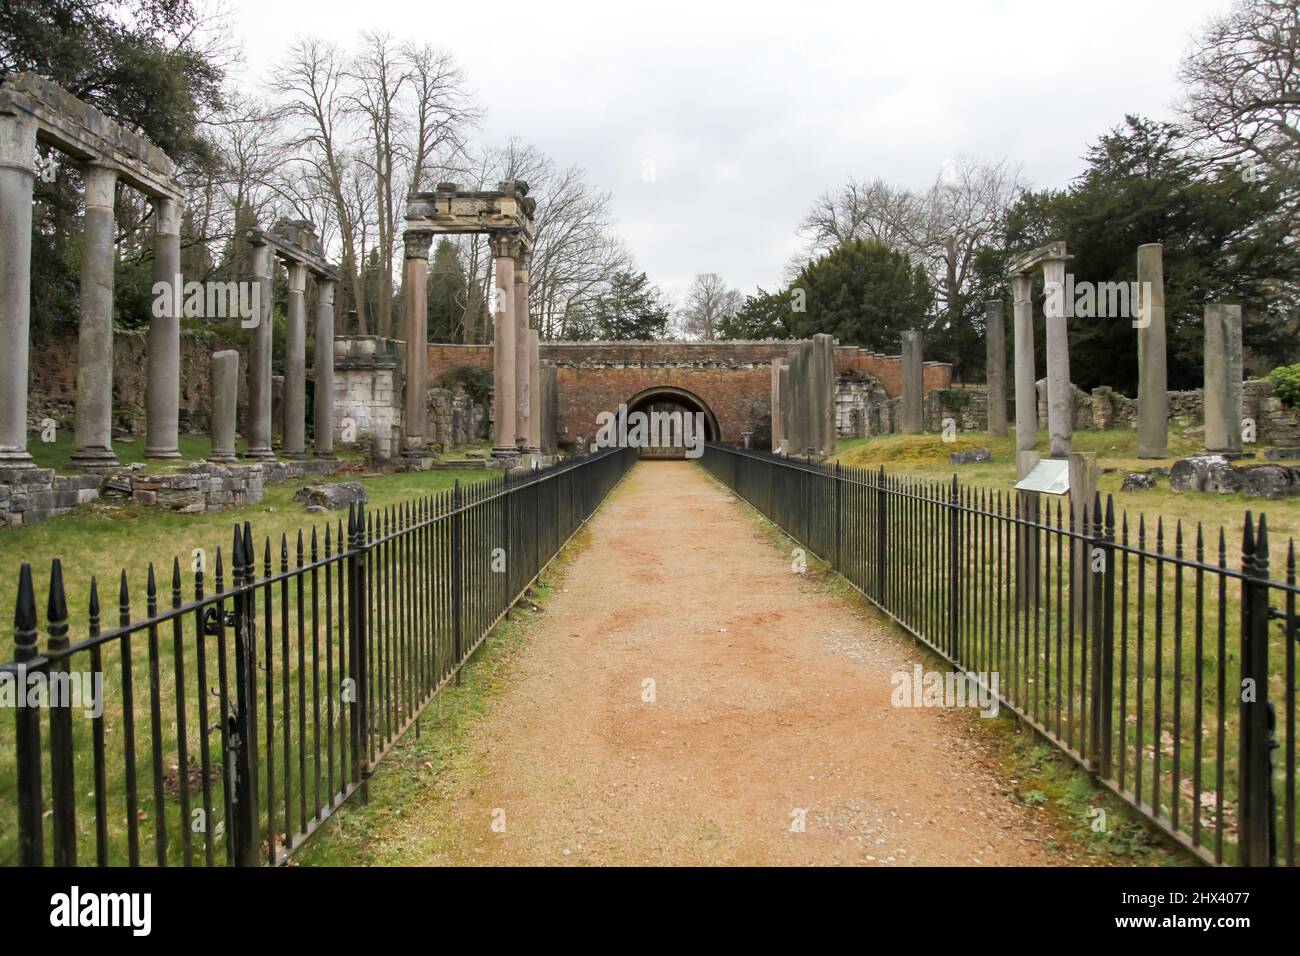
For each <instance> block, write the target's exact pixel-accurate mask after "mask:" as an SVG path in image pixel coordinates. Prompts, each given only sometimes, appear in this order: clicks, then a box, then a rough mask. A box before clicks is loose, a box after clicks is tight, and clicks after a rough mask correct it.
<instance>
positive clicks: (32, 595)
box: [14, 561, 45, 866]
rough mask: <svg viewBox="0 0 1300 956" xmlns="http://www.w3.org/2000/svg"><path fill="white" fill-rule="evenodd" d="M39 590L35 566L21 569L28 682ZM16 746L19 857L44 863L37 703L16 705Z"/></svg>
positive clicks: (23, 662) (17, 654) (19, 609)
mask: <svg viewBox="0 0 1300 956" xmlns="http://www.w3.org/2000/svg"><path fill="white" fill-rule="evenodd" d="M36 655H37V649H36V592H35V590H34V589H33V587H32V566H31V565H30V564H28V563H27V562H26V561H24V562H23V563H22V564H21V565H20V566H19V569H18V603H17V605H16V606H15V608H14V663H15V664H17V665H18V668H17V674H16V675H15V676H16V677H17V679H18V680H19V681H20V682H21V686H23V687H26V686H27V662H28V661H30V660H32V659H33V658H35V657H36ZM14 730H15V735H16V738H17V739H16V741H15V746H16V749H17V751H18V861H19V862H20V863H21V864H22V865H23V866H42V865H43V864H44V861H45V835H44V828H43V824H42V822H41V814H42V809H41V808H42V801H41V712H40V710H39V709H38V708H36V707H15V708H14Z"/></svg>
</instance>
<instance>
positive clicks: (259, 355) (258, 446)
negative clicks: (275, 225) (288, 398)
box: [244, 242, 275, 460]
mask: <svg viewBox="0 0 1300 956" xmlns="http://www.w3.org/2000/svg"><path fill="white" fill-rule="evenodd" d="M274 268H275V257H274V256H273V255H272V254H271V247H270V246H269V245H268V244H266V243H264V242H263V243H258V244H255V245H254V246H253V275H252V277H251V281H253V282H256V283H257V289H258V291H257V305H258V316H257V325H256V326H254V327H253V341H252V343H251V345H250V346H249V350H248V435H247V436H246V437H247V439H248V449H247V451H245V452H244V457H246V458H258V459H267V460H273V459H274V458H275V452H273V451H272V450H271V401H272V398H271V392H272V389H271V331H272V329H271V275H272V270H273V269H274Z"/></svg>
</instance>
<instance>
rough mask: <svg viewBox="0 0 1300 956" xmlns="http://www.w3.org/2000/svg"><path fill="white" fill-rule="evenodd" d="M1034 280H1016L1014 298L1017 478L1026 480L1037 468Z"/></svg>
mask: <svg viewBox="0 0 1300 956" xmlns="http://www.w3.org/2000/svg"><path fill="white" fill-rule="evenodd" d="M1033 287H1034V283H1033V280H1032V279H1031V278H1030V277H1029V276H1027V275H1018V276H1013V277H1012V279H1011V295H1012V302H1013V306H1012V307H1013V309H1014V314H1015V329H1014V335H1015V352H1016V380H1015V386H1016V478H1017V479H1019V478H1024V477H1025V475H1027V474H1029V473H1030V472H1031V471H1033V469H1034V466H1035V465H1036V464H1038V375H1037V373H1036V372H1035V371H1034V300H1033V298H1031V295H1032V292H1033Z"/></svg>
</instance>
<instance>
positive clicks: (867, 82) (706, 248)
mask: <svg viewBox="0 0 1300 956" xmlns="http://www.w3.org/2000/svg"><path fill="white" fill-rule="evenodd" d="M1227 6H1228V0H1163V2H1151V0H1085V2H1083V3H1063V2H1057V3H1052V2H1041V0H1039V2H1030V0H1025V2H996V0H967V2H960V0H955V2H937V0H928V2H909V0H892V2H883V3H880V2H858V3H844V4H823V3H817V2H812V0H787V2H784V3H779V4H769V3H759V2H744V3H718V2H713V0H695V2H693V3H681V4H677V3H665V2H659V0H631V2H622V3H618V2H610V0H604V2H601V3H568V2H557V0H534V2H531V3H514V2H510V0H495V2H492V3H473V2H469V3H460V4H456V5H454V6H453V5H445V4H436V3H431V2H410V0H407V2H391V0H365V2H363V3H357V2H356V0H314V2H313V3H311V4H310V5H307V4H298V3H281V2H268V0H234V14H235V30H236V33H237V34H238V37H239V39H240V40H241V42H242V43H243V46H244V52H245V57H246V60H247V64H246V65H247V72H246V75H247V76H248V78H249V80H248V82H249V84H250V85H251V84H252V83H254V82H256V80H258V79H261V78H264V77H265V76H266V75H267V74H268V72H269V70H270V69H271V68H272V67H273V65H274V63H275V59H276V56H277V55H278V54H280V53H282V52H283V51H284V50H285V49H286V48H287V46H288V45H289V43H290V42H291V41H292V39H293V38H294V37H295V36H296V35H299V34H311V35H316V36H321V37H324V38H328V39H331V40H334V41H337V42H339V43H341V44H344V45H349V44H355V42H356V39H357V37H358V35H359V33H360V32H361V31H362V30H366V29H372V30H388V31H390V32H392V33H393V34H394V35H395V36H397V37H399V38H410V39H412V40H417V41H428V42H430V43H433V44H434V45H436V46H440V47H444V48H446V49H449V50H451V51H452V52H453V53H454V54H455V56H456V57H457V59H458V60H459V62H460V65H461V66H462V68H463V69H464V71H465V73H466V75H467V78H468V80H469V82H470V85H471V86H472V88H473V89H474V90H475V92H476V93H477V98H478V101H479V102H480V104H481V105H482V106H483V107H484V108H485V109H486V110H487V116H486V119H485V121H484V123H483V126H482V128H481V130H480V131H479V133H478V135H477V139H478V141H480V142H484V143H491V144H499V143H502V142H504V141H505V139H506V138H507V137H508V136H510V135H517V136H520V137H521V138H523V139H524V140H526V141H528V142H531V143H534V144H536V145H537V146H538V147H540V148H541V149H542V150H544V151H545V152H546V153H548V154H550V155H551V156H552V157H553V158H554V159H555V160H557V161H558V162H560V163H561V164H564V165H568V164H571V163H577V164H579V165H581V166H583V167H585V168H586V169H587V170H588V172H589V174H590V178H591V180H592V181H593V182H594V183H595V184H597V185H598V186H600V187H601V188H604V189H607V190H609V191H611V192H612V193H613V197H614V212H615V215H616V216H617V219H618V228H619V231H620V232H621V234H622V235H623V237H624V238H625V239H626V240H627V242H628V244H629V245H630V247H631V249H632V251H633V253H634V254H635V255H636V258H637V262H638V264H639V266H640V267H641V268H642V269H644V270H645V271H646V272H647V273H649V275H650V278H651V280H652V281H654V282H656V283H658V284H659V285H660V286H662V287H663V288H664V289H665V290H667V291H669V292H671V293H673V294H676V295H680V293H681V291H682V290H683V289H684V288H685V287H686V285H687V284H688V283H689V281H690V279H691V276H693V275H694V274H695V273H697V272H718V273H720V274H721V275H722V276H724V277H725V278H726V280H727V281H728V282H729V283H731V284H732V285H735V286H737V287H739V288H740V289H741V290H743V291H745V292H752V291H753V289H754V287H755V286H757V285H762V286H764V287H765V288H767V289H769V290H770V289H773V288H774V287H776V286H777V285H778V284H779V281H780V277H781V273H782V269H783V267H784V265H785V263H786V261H787V260H788V259H789V257H790V255H791V253H793V252H794V251H795V250H796V248H798V245H799V241H798V238H797V236H796V234H795V227H796V226H797V225H798V223H799V220H800V219H801V217H802V216H803V214H804V212H805V211H806V210H807V208H808V206H809V204H810V203H811V202H812V200H813V199H814V197H816V195H817V194H819V193H821V192H823V191H824V190H827V189H834V188H835V187H837V186H839V185H840V184H841V183H843V182H844V181H845V180H846V179H847V178H848V177H849V176H856V177H858V178H864V179H871V178H874V177H876V176H881V177H884V178H885V179H886V180H888V181H890V182H894V183H898V184H900V185H907V186H912V187H916V188H923V187H925V186H927V185H928V184H929V183H930V182H931V181H932V180H933V178H934V176H935V175H936V174H937V173H938V171H939V170H940V169H941V168H942V166H943V163H944V161H945V160H946V159H949V158H950V157H953V156H956V155H960V154H963V153H964V154H969V155H974V156H980V157H987V158H1000V157H1003V156H1006V157H1008V158H1010V159H1011V160H1012V161H1014V162H1017V163H1019V164H1020V165H1021V167H1022V169H1023V172H1024V175H1025V177H1026V178H1027V179H1028V180H1029V181H1030V182H1031V183H1033V184H1034V185H1035V186H1040V187H1046V186H1052V187H1059V186H1064V185H1066V184H1067V183H1068V182H1069V180H1070V179H1071V178H1072V177H1074V176H1075V175H1077V174H1078V173H1079V171H1080V169H1081V167H1082V162H1081V160H1080V156H1082V154H1083V153H1084V150H1085V149H1086V147H1087V145H1088V144H1089V143H1091V142H1093V141H1094V140H1095V139H1096V137H1097V136H1098V135H1099V134H1101V133H1102V132H1104V131H1105V130H1107V129H1109V128H1111V127H1113V126H1115V125H1116V124H1118V123H1120V122H1121V121H1122V119H1123V116H1124V114H1125V113H1126V112H1131V113H1132V112H1136V113H1142V114H1145V115H1147V116H1152V117H1155V118H1169V117H1172V116H1173V114H1174V111H1175V107H1176V104H1177V99H1178V95H1179V92H1178V85H1177V79H1176V68H1177V64H1178V62H1179V60H1180V59H1181V57H1182V54H1183V53H1184V51H1185V49H1186V47H1187V44H1188V42H1189V40H1190V38H1191V37H1192V36H1193V34H1195V33H1196V32H1197V31H1198V29H1199V28H1200V27H1201V25H1202V24H1203V23H1204V22H1205V21H1206V19H1207V18H1208V17H1210V16H1211V15H1214V14H1216V13H1219V12H1221V11H1222V10H1224V9H1226V8H1227ZM451 11H455V12H451ZM648 164H653V166H652V167H651V166H649V165H648ZM648 168H652V169H653V174H654V175H653V181H647V177H646V176H645V175H644V171H645V170H646V169H648Z"/></svg>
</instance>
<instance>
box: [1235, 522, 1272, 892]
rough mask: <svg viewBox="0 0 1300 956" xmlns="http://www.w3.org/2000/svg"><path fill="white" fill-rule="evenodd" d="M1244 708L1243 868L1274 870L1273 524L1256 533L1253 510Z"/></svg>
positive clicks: (1245, 563)
mask: <svg viewBox="0 0 1300 956" xmlns="http://www.w3.org/2000/svg"><path fill="white" fill-rule="evenodd" d="M1241 558H1242V561H1241V563H1242V573H1243V575H1244V577H1243V579H1242V582H1241V591H1242V594H1241V688H1240V697H1241V708H1240V726H1241V731H1240V736H1241V744H1240V749H1239V753H1240V758H1239V759H1240V765H1239V771H1238V772H1239V777H1240V781H1241V782H1240V785H1239V794H1240V795H1239V799H1238V807H1237V817H1238V831H1237V832H1238V843H1237V864H1238V865H1239V866H1271V865H1272V863H1273V853H1272V848H1271V846H1270V844H1271V842H1272V840H1271V837H1272V829H1273V805H1272V801H1273V768H1272V753H1271V749H1272V748H1271V744H1272V740H1271V737H1272V734H1271V732H1270V728H1269V725H1270V723H1271V721H1270V714H1269V706H1270V705H1269V701H1268V626H1269V606H1268V600H1269V587H1268V523H1267V519H1266V518H1265V516H1264V515H1260V518H1259V528H1258V532H1256V529H1255V526H1254V522H1253V518H1252V516H1251V514H1250V512H1246V528H1245V532H1244V534H1243V537H1242V545H1241Z"/></svg>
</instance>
